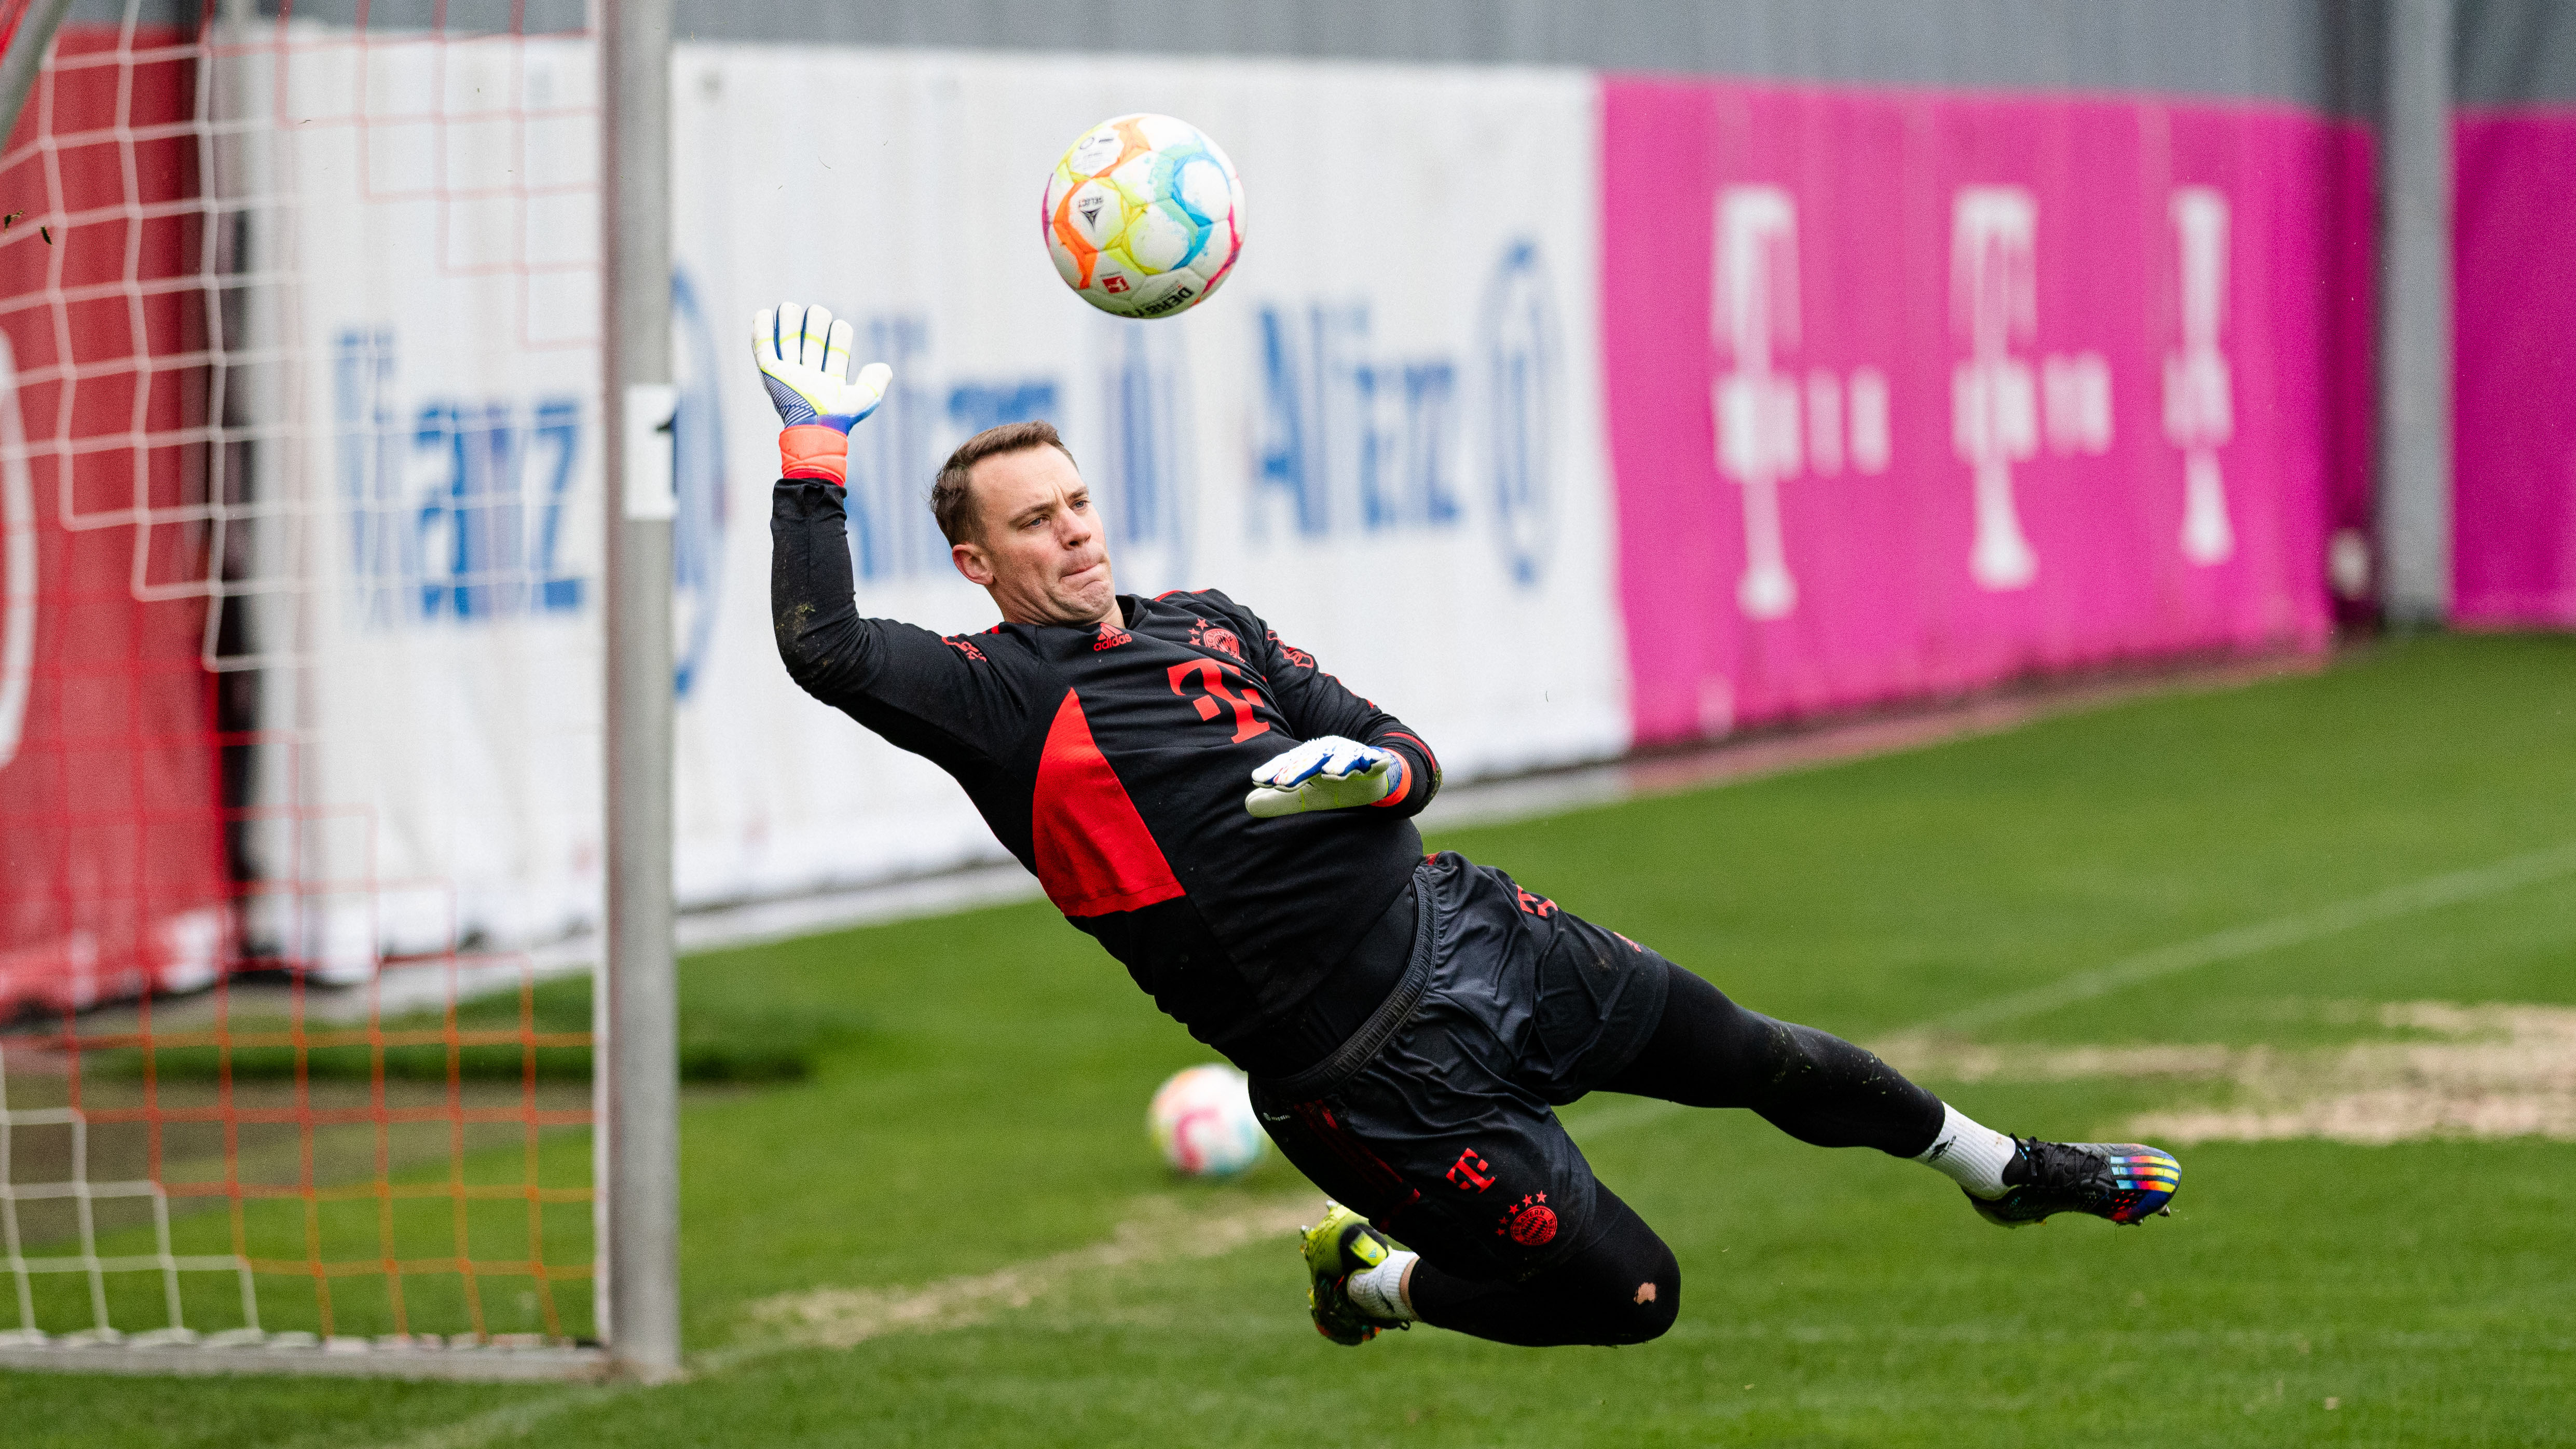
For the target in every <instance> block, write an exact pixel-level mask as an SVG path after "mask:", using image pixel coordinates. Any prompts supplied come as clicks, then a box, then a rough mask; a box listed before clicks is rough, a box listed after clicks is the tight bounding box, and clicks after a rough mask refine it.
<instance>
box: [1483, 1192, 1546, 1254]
mask: <svg viewBox="0 0 2576 1449" xmlns="http://www.w3.org/2000/svg"><path fill="white" fill-rule="evenodd" d="M1494 1236H1496V1237H1498V1238H1509V1239H1511V1240H1512V1241H1513V1242H1515V1243H1518V1244H1520V1245H1521V1246H1522V1247H1524V1248H1535V1247H1538V1246H1540V1245H1541V1244H1544V1243H1547V1242H1549V1241H1551V1240H1553V1239H1554V1238H1555V1237H1556V1209H1554V1208H1552V1207H1549V1206H1548V1205H1547V1194H1546V1193H1543V1192H1537V1193H1528V1194H1525V1195H1523V1196H1522V1198H1521V1200H1520V1201H1519V1202H1516V1203H1514V1204H1512V1205H1511V1207H1510V1209H1509V1210H1508V1211H1506V1212H1505V1213H1504V1214H1503V1218H1502V1223H1501V1225H1500V1226H1498V1227H1496V1228H1495V1229H1494Z"/></svg>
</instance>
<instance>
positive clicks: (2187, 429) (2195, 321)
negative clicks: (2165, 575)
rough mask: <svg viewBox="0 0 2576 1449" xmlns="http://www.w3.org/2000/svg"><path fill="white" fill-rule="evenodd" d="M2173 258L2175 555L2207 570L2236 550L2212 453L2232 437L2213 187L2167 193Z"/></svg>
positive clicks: (2221, 197)
mask: <svg viewBox="0 0 2576 1449" xmlns="http://www.w3.org/2000/svg"><path fill="white" fill-rule="evenodd" d="M2173 225H2174V256H2175V258H2176V264H2177V266H2178V268H2179V270H2180V272H2181V276H2180V277H2179V278H2178V279H2177V281H2178V283H2179V286H2178V291H2179V293H2180V296H2181V303H2182V305H2181V307H2180V308H2179V309H2178V310H2179V311H2180V313H2181V318H2182V345H2181V346H2179V347H2177V348H2175V349H2174V350H2173V351H2172V352H2169V353H2166V354H2165V441H2167V442H2169V443H2171V444H2173V445H2174V446H2175V447H2177V448H2180V449H2182V467H2183V474H2182V477H2183V512H2182V556H2183V557H2184V558H2187V559H2189V560H2191V561H2192V562H2193V563H2196V564H2200V565H2203V566H2207V565H2210V564H2221V563H2225V562H2227V560H2228V558H2229V556H2230V555H2232V554H2234V553H2235V552H2236V533H2235V530H2233V529H2231V528H2229V527H2228V526H2227V488H2226V485H2225V483H2224V482H2223V481H2222V480H2221V479H2220V478H2219V476H2218V450H2219V448H2221V447H2222V446H2224V445H2225V444H2226V443H2227V441H2228V440H2229V439H2230V438H2233V437H2235V436H2236V413H2235V407H2234V404H2233V402H2232V401H2231V400H2230V398H2229V396H2228V393H2229V387H2228V377H2227V357H2226V354H2224V353H2222V352H2220V351H2219V350H2218V329H2219V325H2220V323H2222V322H2223V321H2224V320H2225V319H2226V316H2227V197H2226V196H2225V194H2223V193H2221V192H2220V191H2218V190H2217V189H2216V188H2214V187H2208V186H2185V187H2182V188H2181V189H2179V190H2177V191H2175V192H2174V194H2173Z"/></svg>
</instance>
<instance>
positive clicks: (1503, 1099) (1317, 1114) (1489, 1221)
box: [1252, 851, 1671, 1279]
mask: <svg viewBox="0 0 2576 1449" xmlns="http://www.w3.org/2000/svg"><path fill="white" fill-rule="evenodd" d="M1414 894H1415V897H1416V899H1417V902H1418V918H1417V922H1416V929H1415V936H1414V945H1413V957H1412V960H1411V962H1410V963H1409V964H1408V966H1407V969H1406V971H1405V975H1404V979H1403V981H1402V983H1401V984H1399V985H1398V986H1397V987H1396V989H1395V992H1394V994H1393V995H1391V996H1390V997H1388V999H1387V1003H1386V1005H1385V1006H1383V1007H1381V1008H1380V1009H1379V1010H1378V1012H1377V1014H1376V1015H1374V1016H1372V1017H1371V1018H1370V1019H1369V1022H1368V1024H1367V1025H1365V1026H1363V1027H1362V1028H1361V1029H1360V1031H1359V1033H1358V1034H1357V1035H1355V1036H1354V1037H1352V1039H1351V1040H1350V1041H1349V1042H1348V1043H1347V1044H1345V1045H1344V1046H1343V1048H1342V1049H1341V1050H1340V1051H1338V1052H1336V1053H1334V1055H1333V1056H1331V1057H1330V1058H1327V1059H1326V1060H1325V1061H1324V1062H1322V1063H1321V1064H1319V1065H1318V1066H1316V1067H1315V1068H1313V1069H1312V1070H1309V1071H1305V1072H1300V1073H1298V1074H1297V1075H1296V1076H1294V1077H1289V1078H1270V1079H1263V1078H1255V1079H1254V1081H1253V1084H1252V1103H1253V1106H1254V1108H1255V1109H1256V1110H1257V1111H1258V1112H1259V1114H1260V1117H1261V1123H1262V1126H1263V1127H1265V1128H1267V1129H1268V1130H1269V1133H1270V1137H1271V1140H1272V1141H1274V1142H1277V1143H1278V1144H1279V1150H1280V1152H1281V1153H1282V1154H1283V1155H1285V1156H1286V1157H1287V1159H1288V1160H1289V1161H1290V1162H1292V1163H1294V1164H1296V1166H1297V1168H1298V1170H1299V1171H1301V1172H1304V1173H1305V1174H1306V1176H1308V1177H1309V1178H1311V1179H1313V1180H1314V1182H1315V1184H1316V1186H1318V1187H1321V1188H1322V1189H1323V1190H1324V1191H1326V1192H1327V1193H1330V1194H1331V1195H1332V1196H1333V1197H1334V1198H1335V1199H1337V1200H1338V1201H1340V1202H1342V1203H1343V1204H1345V1205H1347V1206H1349V1207H1351V1208H1353V1209H1355V1210H1357V1211H1359V1212H1362V1213H1365V1214H1367V1215H1368V1217H1369V1219H1370V1220H1371V1221H1373V1222H1375V1223H1376V1224H1377V1225H1378V1227H1379V1228H1381V1229H1383V1230H1384V1231H1385V1232H1386V1233H1387V1234H1388V1235H1389V1236H1390V1237H1393V1238H1395V1239H1396V1240H1397V1241H1399V1242H1402V1243H1403V1244H1404V1245H1405V1246H1407V1247H1409V1248H1411V1249H1413V1250H1414V1251H1415V1252H1418V1253H1420V1254H1422V1255H1423V1257H1424V1258H1426V1259H1428V1260H1430V1261H1432V1262H1435V1263H1438V1264H1439V1265H1440V1266H1441V1268H1442V1269H1444V1270H1446V1271H1448V1272H1451V1273H1455V1274H1458V1275H1460V1276H1462V1277H1467V1278H1487V1279H1493V1278H1509V1279H1518V1278H1525V1277H1527V1276H1529V1275H1530V1274H1532V1273H1536V1272H1539V1271H1541V1270H1543V1269H1545V1268H1546V1267H1547V1266H1548V1265H1549V1264H1551V1263H1553V1262H1555V1261H1556V1260H1558V1259H1559V1258H1561V1257H1563V1256H1564V1255H1565V1254H1567V1253H1570V1252H1573V1251H1575V1250H1576V1249H1578V1248H1580V1247H1582V1246H1583V1245H1584V1244H1585V1243H1587V1242H1588V1241H1589V1240H1590V1238H1591V1237H1592V1235H1593V1234H1594V1233H1595V1232H1596V1231H1598V1229H1599V1226H1600V1224H1599V1223H1598V1222H1597V1221H1596V1218H1597V1215H1596V1213H1595V1212H1594V1203H1595V1195H1596V1192H1597V1190H1598V1184H1597V1183H1595V1181H1594V1180H1593V1176H1592V1167H1591V1164H1589V1163H1587V1162H1585V1161H1584V1160H1583V1152H1582V1149H1580V1148H1578V1147H1576V1146H1575V1145H1574V1140H1573V1139H1572V1138H1570V1137H1568V1136H1566V1135H1565V1128H1564V1127H1563V1126H1562V1125H1561V1124H1560V1123H1558V1121H1557V1120H1556V1111H1555V1109H1556V1108H1557V1107H1560V1106H1562V1105H1564V1104H1565V1103H1568V1102H1572V1101H1574V1100H1575V1099H1577V1098H1579V1097H1581V1096H1583V1095H1584V1094H1585V1093H1587V1092H1590V1091H1592V1090H1594V1089H1595V1088H1597V1087H1599V1086H1601V1085H1602V1084H1603V1083H1605V1082H1607V1081H1609V1080H1610V1079H1611V1078H1612V1077H1615V1076H1617V1075H1618V1073H1619V1071H1620V1069H1621V1068H1623V1067H1625V1066H1627V1065H1628V1063H1629V1062H1630V1061H1632V1060H1633V1059H1635V1057H1636V1056H1637V1054H1638V1053H1639V1052H1640V1051H1643V1050H1644V1049H1645V1045H1646V1041H1647V1038H1648V1037H1650V1036H1652V1035H1653V1034H1654V1030H1655V1025H1656V1023H1657V1022H1658V1020H1660V1019H1661V1017H1662V1015H1663V1009H1664V995H1665V991H1666V989H1667V986H1668V984H1669V978H1668V975H1667V973H1668V972H1669V971H1670V970H1671V967H1669V966H1668V965H1667V964H1666V963H1665V961H1664V958H1662V957H1661V956H1658V955H1656V954H1655V953H1654V952H1652V951H1649V950H1647V949H1646V948H1645V947H1643V946H1640V945H1638V944H1637V943H1636V942H1634V941H1631V940H1629V939H1628V938H1627V937H1625V936H1622V935H1620V934H1619V933H1617V932H1616V931H1608V930H1604V929H1602V928H1601V927H1599V926H1596V925H1593V924H1592V923H1590V922H1588V921H1585V920H1582V919H1580V918H1578V917H1576V916H1573V915H1570V914H1568V913H1567V912H1565V911H1563V910H1560V909H1559V908H1558V907H1557V905H1556V903H1555V902H1553V901H1550V900H1547V899H1544V898H1543V897H1540V896H1535V895H1532V894H1530V893H1529V892H1528V891H1524V890H1522V889H1521V888H1520V887H1519V886H1518V885H1517V884H1515V883H1514V882H1513V880H1512V878H1511V877H1510V876H1507V875H1505V874H1503V873H1502V872H1501V871H1498V870H1491V869H1488V868H1486V867H1484V866H1480V865H1477V864H1475V863H1474V862H1472V861H1469V860H1468V859H1467V858H1466V857H1465V856H1462V855H1459V854H1457V853H1455V852H1453V851H1443V852H1441V853H1439V854H1437V855H1434V856H1432V857H1431V858H1429V859H1428V860H1425V861H1424V862H1423V863H1422V865H1421V867H1420V868H1419V869H1417V870H1416V871H1415V873H1414Z"/></svg>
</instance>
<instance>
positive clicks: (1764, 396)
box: [1709, 186, 1888, 619]
mask: <svg viewBox="0 0 2576 1449" xmlns="http://www.w3.org/2000/svg"><path fill="white" fill-rule="evenodd" d="M1715 251H1716V265H1717V274H1716V278H1715V283H1716V284H1715V286H1714V287H1713V288H1712V289H1711V291H1710V298H1711V305H1710V309H1709V331H1710V333H1711V334H1712V337H1713V340H1714V341H1715V342H1716V343H1717V345H1718V346H1719V347H1720V348H1721V349H1723V350H1724V351H1725V353H1726V356H1727V358H1728V360H1729V361H1731V362H1732V363H1733V364H1734V366H1733V367H1732V369H1731V370H1729V371H1727V372H1724V373H1721V374H1720V375H1719V376H1718V379H1717V384H1716V388H1715V390H1714V395H1713V399H1712V401H1713V404H1714V410H1715V412H1716V415H1717V467H1718V471H1719V472H1721V473H1724V474H1725V475H1726V476H1727V477H1729V478H1732V479H1734V480H1735V481H1736V482H1737V483H1739V484H1742V485H1743V487H1744V577H1743V578H1742V579H1741V580H1740V581H1738V583H1737V584H1736V589H1735V598H1736V603H1737V604H1738V605H1739V606H1740V607H1742V608H1743V610H1744V612H1745V615H1746V616H1747V617H1748V618H1754V619H1777V618H1781V617H1783V616H1785V615H1787V614H1788V613H1789V612H1790V611H1791V610H1793V609H1795V608H1796V607H1797V606H1798V585H1797V581H1796V580H1795V579H1793V578H1792V577H1791V576H1790V574H1789V563H1788V556H1787V552H1786V550H1785V549H1784V547H1783V546H1782V543H1781V536H1780V484H1781V483H1782V482H1784V481H1786V480H1788V479H1791V478H1795V477H1796V476H1798V474H1799V473H1800V472H1801V471H1805V470H1810V469H1811V470H1813V471H1814V472H1815V474H1816V475H1817V476H1819V477H1824V478H1831V477H1834V476H1836V475H1837V474H1840V473H1841V472H1842V471H1843V464H1844V461H1845V459H1846V458H1848V459H1849V460H1850V463H1851V466H1852V467H1853V468H1854V469H1855V470H1856V471H1858V472H1862V473H1869V474H1877V473H1884V472H1886V471H1887V461H1888V419H1887V375H1886V374H1885V373H1883V372H1881V371H1879V370H1878V369H1877V368H1874V367H1857V368H1854V369H1852V371H1851V374H1850V378H1849V382H1848V385H1846V382H1845V379H1844V377H1843V376H1842V375H1841V374H1838V373H1836V372H1834V371H1832V370H1830V369H1827V368H1822V367H1818V368H1811V369H1809V370H1808V372H1807V374H1806V376H1805V378H1804V379H1803V382H1804V386H1803V388H1802V387H1801V379H1800V378H1799V376H1798V374H1797V372H1796V371H1795V369H1794V368H1793V367H1792V366H1791V365H1789V364H1788V363H1786V362H1784V361H1783V360H1782V358H1781V356H1780V354H1782V353H1788V352H1795V351H1797V350H1798V346H1799V328H1798V206H1797V202H1796V201H1794V200H1792V199H1791V197H1790V195H1789V193H1788V192H1787V190H1785V189H1783V188H1781V187H1777V186H1729V187H1725V188H1722V189H1721V190H1720V191H1719V192H1718V193H1717V246H1716V248H1715ZM1802 399H1803V402H1804V404H1805V406H1804V412H1805V414H1806V417H1805V423H1806V425H1805V426H1804V427H1803V428H1802V427H1800V426H1799V413H1800V411H1801V408H1800V403H1801V401H1802ZM1846 400H1848V404H1849V405H1848V407H1846ZM1846 420H1848V424H1849V426H1848V430H1846V426H1845V424H1846ZM1846 444H1848V446H1846Z"/></svg>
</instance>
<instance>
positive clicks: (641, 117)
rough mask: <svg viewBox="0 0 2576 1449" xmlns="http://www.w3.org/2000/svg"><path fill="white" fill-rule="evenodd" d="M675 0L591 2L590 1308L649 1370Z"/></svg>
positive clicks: (671, 1267)
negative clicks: (597, 949) (601, 310)
mask: <svg viewBox="0 0 2576 1449" xmlns="http://www.w3.org/2000/svg"><path fill="white" fill-rule="evenodd" d="M671 8H672V0H601V3H600V7H599V15H600V20H601V49H602V52H603V55H604V57H605V64H604V65H603V73H604V76H605V79H606V84H605V85H604V86H603V87H602V89H601V99H602V102H603V106H602V115H601V128H600V129H601V154H602V156H603V158H604V162H603V167H602V171H601V177H600V181H601V195H602V198H603V202H604V204H603V205H602V207H601V216H602V218H603V223H604V225H605V226H606V228H607V234H606V236H605V237H603V238H602V252H603V254H604V257H605V260H606V264H607V266H606V272H607V275H606V288H605V290H606V294H607V295H606V309H605V310H606V316H607V329H606V330H607V337H606V344H607V345H606V364H607V365H606V368H605V371H606V373H607V384H608V385H607V388H606V389H605V394H606V396H605V406H606V408H607V409H608V410H609V411H610V412H611V413H612V415H613V420H612V422H611V424H610V426H609V427H607V428H606V429H604V430H603V432H602V436H603V438H604V439H605V440H606V441H607V444H608V448H609V466H608V476H609V477H610V478H612V479H615V480H618V481H619V483H620V485H621V486H618V487H615V488H612V489H609V490H607V491H608V492H609V493H610V494H611V495H612V499H613V501H612V503H611V505H610V510H609V511H610V517H609V520H608V524H607V531H608V537H609V548H608V621H607V622H608V671H607V672H608V749H607V760H608V789H607V795H608V950H607V960H606V967H607V969H606V982H605V984H606V989H605V990H604V991H602V992H600V993H599V997H598V999H599V1001H600V1002H601V1007H600V1010H601V1016H600V1023H599V1029H600V1030H601V1031H602V1032H604V1033H605V1035H606V1038H607V1050H606V1052H605V1054H604V1060H605V1061H606V1063H607V1065H608V1069H607V1070H605V1071H603V1072H601V1073H600V1074H599V1076H598V1094H599V1109H598V1111H599V1127H598V1139H597V1140H598V1143H599V1148H598V1151H599V1168H598V1182H599V1184H600V1196H599V1224H600V1229H599V1240H600V1243H601V1245H602V1247H603V1249H604V1257H605V1266H606V1268H607V1273H606V1276H605V1278H604V1279H603V1281H602V1288H601V1294H600V1321H601V1323H602V1325H603V1326H604V1328H605V1330H606V1331H608V1332H609V1333H610V1335H611V1336H610V1338H609V1342H610V1343H611V1344H612V1345H614V1351H615V1353H616V1355H617V1359H618V1361H619V1362H620V1363H621V1364H622V1365H624V1366H625V1368H626V1370H627V1371H628V1372H630V1373H633V1374H635V1375H637V1376H639V1377H643V1378H647V1379H656V1378H664V1377H668V1376H670V1375H673V1374H676V1373H677V1372H678V1371H679V1366H680V1291H679V1255H680V1244H679V1226H680V1225H679V1173H680V1142H679V1126H678V1124H679V1099H678V1094H679V1022H678V1016H677V1010H676V1002H677V997H678V992H677V982H676V979H675V976H674V969H675V963H674V962H673V960H672V946H671V943H672V920H671V915H672V900H671V894H672V873H671V867H672V860H671V843H672V817H671V810H672V768H671V710H672V684H671V681H672V664H673V657H672V619H671V526H672V520H673V519H674V517H676V516H677V513H678V498H677V494H676V493H675V491H674V479H673V476H672V475H673V463H674V457H673V446H674V443H675V441H676V439H675V434H674V433H673V431H672V422H673V414H674V411H675V409H676V406H677V403H676V398H675V396H674V394H673V392H672V388H671V197H670V165H671V162H670V157H671V145H670V96H671V84H670V75H671Z"/></svg>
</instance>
